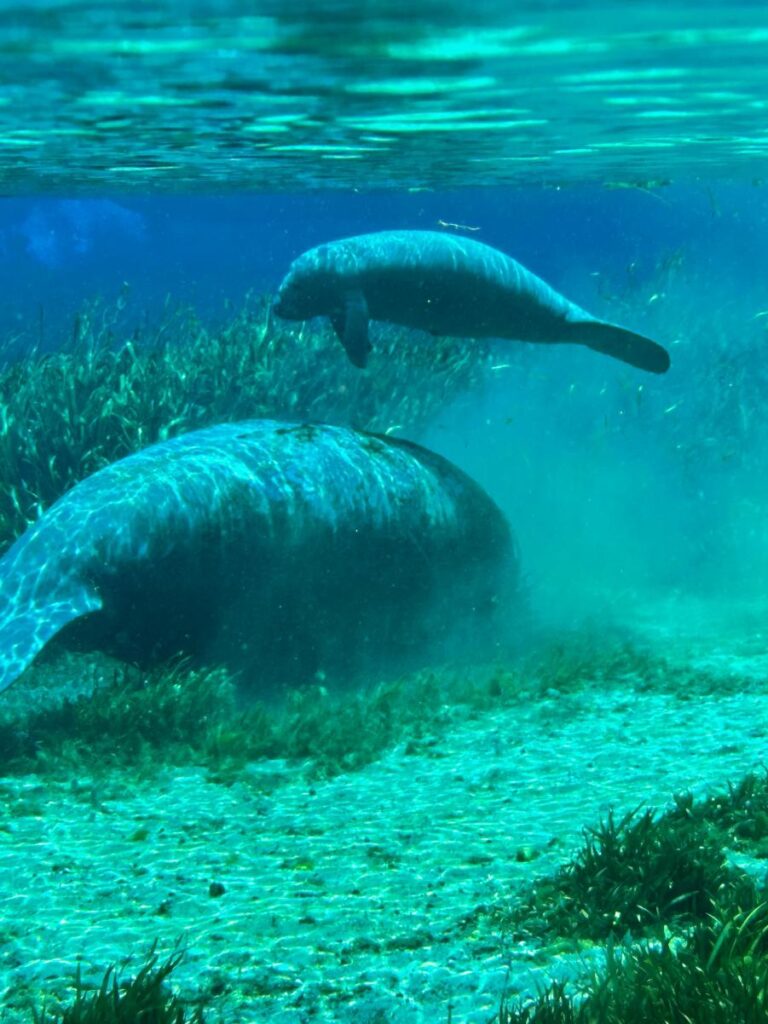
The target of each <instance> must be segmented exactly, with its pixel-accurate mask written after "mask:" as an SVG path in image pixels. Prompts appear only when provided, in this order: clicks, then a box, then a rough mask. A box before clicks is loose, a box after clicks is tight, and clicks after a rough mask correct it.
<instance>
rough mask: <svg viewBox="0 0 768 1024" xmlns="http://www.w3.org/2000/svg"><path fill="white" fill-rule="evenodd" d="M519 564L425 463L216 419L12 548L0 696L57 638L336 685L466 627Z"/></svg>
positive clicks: (459, 478) (2, 574) (117, 475)
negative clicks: (332, 680) (331, 677)
mask: <svg viewBox="0 0 768 1024" xmlns="http://www.w3.org/2000/svg"><path fill="white" fill-rule="evenodd" d="M516 572H517V562H516V555H515V551H514V546H513V542H512V538H511V535H510V532H509V529H508V527H507V524H506V521H505V519H504V517H503V516H502V514H501V512H500V511H499V509H498V508H497V507H496V505H495V504H494V503H493V501H492V500H491V499H490V498H489V497H488V496H487V495H486V494H485V492H484V491H482V490H481V489H480V487H478V486H477V484H475V483H474V482H473V481H472V480H470V478H469V477H467V476H466V475H465V474H464V473H462V472H461V471H460V470H459V469H457V468H456V467H455V466H453V465H452V464H451V463H450V462H448V461H447V460H445V459H443V458H441V457H440V456H438V455H434V454H433V453H431V452H429V451H427V450H426V449H424V448H420V447H419V446H418V445H414V444H410V443H409V442H406V441H400V440H395V439H391V438H382V437H379V436H377V435H373V434H366V433H362V432H357V431H353V430H349V429H346V428H342V427H332V426H306V425H305V426H296V425H291V424H280V423H275V422H272V421H267V420H265V421H261V420H254V421H246V422H243V423H236V424H225V425H221V426H218V427H212V428H210V429H207V430H200V431H197V432H195V433H190V434H186V435H184V436H182V437H178V438H175V439H174V440H171V441H166V442H164V443H162V444H156V445H154V446H152V447H150V448H147V449H145V450H144V451H142V452H139V453H138V454H136V455H131V456H129V457H128V458H125V459H122V460H120V461H119V462H116V463H114V464H113V465H111V466H108V467H107V468H106V469H103V470H101V471H99V472H98V473H94V474H93V476H90V477H88V478H87V479H85V480H83V481H82V482H81V483H79V484H77V485H76V486H75V487H73V488H72V490H71V491H69V493H67V494H66V495H64V497H62V498H61V499H59V501H57V502H56V503H55V504H54V505H53V506H52V507H51V508H50V509H49V510H48V511H47V512H46V513H45V514H44V515H43V516H42V518H41V519H40V520H39V521H38V522H37V523H35V524H34V525H33V526H32V527H30V528H29V529H28V530H27V531H26V533H25V534H24V535H23V536H22V537H21V538H20V539H19V540H17V541H16V543H15V544H14V545H13V546H12V547H11V549H10V550H9V551H8V552H7V553H6V555H5V556H4V557H3V558H2V560H0V581H1V584H0V585H1V590H0V689H2V688H5V687H6V686H8V685H10V683H12V682H13V681H14V680H15V679H16V678H17V677H18V676H19V675H20V674H21V672H22V671H23V670H24V668H25V667H26V666H27V665H29V663H30V662H31V661H32V659H33V658H34V656H35V655H36V654H37V652H38V651H39V650H40V649H41V648H42V647H43V646H44V645H45V644H46V643H47V642H48V641H49V640H50V639H51V638H52V637H53V636H55V635H56V634H57V633H59V632H60V631H61V630H63V629H65V627H67V629H66V632H65V637H68V638H69V640H70V641H75V642H76V643H78V644H79V645H80V646H83V645H84V646H91V647H100V648H102V649H104V650H107V651H110V652H111V653H115V654H118V655H120V656H123V657H129V658H132V659H135V660H137V661H139V663H146V664H148V663H151V662H152V661H155V660H158V659H162V658H165V657H169V656H171V655H173V654H175V653H177V652H184V653H187V654H190V655H192V656H195V657H196V658H198V659H200V660H202V661H205V662H209V663H219V662H221V663H224V664H227V665H229V666H230V667H232V668H234V669H243V670H246V671H247V673H248V678H252V679H253V681H254V682H255V683H258V684H263V685H265V686H268V685H269V686H274V685H276V684H280V683H283V682H288V683H294V682H301V681H306V680H307V679H311V678H312V677H313V674H314V673H316V672H318V671H320V670H326V671H328V672H333V673H337V674H338V675H339V676H342V677H344V676H346V677H352V676H354V675H355V674H357V673H359V672H361V671H363V670H364V669H365V668H366V667H374V668H375V667H376V666H379V665H392V664H394V663H396V662H397V661H398V660H399V659H400V660H402V661H407V656H408V654H409V653H410V654H414V652H418V651H421V653H422V655H423V653H424V648H425V645H428V644H429V642H430V641H435V642H436V643H438V644H439V643H440V642H441V641H442V640H447V639H448V638H450V637H451V636H452V635H453V634H455V633H459V632H461V631H462V628H463V629H464V631H465V632H466V633H469V634H471V633H472V632H473V631H474V630H476V629H479V628H480V627H481V626H482V625H483V623H484V622H485V621H488V620H489V617H490V616H489V614H488V615H486V613H490V611H491V609H492V607H493V605H494V603H495V601H496V600H497V598H498V596H499V595H500V593H501V591H502V589H503V588H504V586H505V584H507V583H508V584H509V590H508V591H507V593H508V594H509V595H512V594H513V593H514V587H515V584H516ZM490 618H492V617H490ZM75 620H81V621H75ZM70 624H72V625H70Z"/></svg>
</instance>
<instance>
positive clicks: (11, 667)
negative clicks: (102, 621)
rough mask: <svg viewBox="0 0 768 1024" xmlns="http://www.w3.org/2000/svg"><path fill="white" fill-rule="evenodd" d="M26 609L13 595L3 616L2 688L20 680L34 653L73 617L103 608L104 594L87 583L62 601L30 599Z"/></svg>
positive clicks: (0, 628) (0, 642) (0, 641)
mask: <svg viewBox="0 0 768 1024" xmlns="http://www.w3.org/2000/svg"><path fill="white" fill-rule="evenodd" d="M26 604H27V607H26V608H19V602H18V601H16V600H14V596H13V595H10V597H9V600H8V602H7V605H6V607H5V608H4V609H3V612H2V615H0V690H4V689H5V688H6V687H7V686H10V685H11V683H12V682H13V681H14V680H15V679H17V678H18V677H19V676H20V675H21V673H22V672H23V671H24V669H25V668H26V667H27V666H28V665H29V664H30V663H31V661H32V659H33V658H34V657H35V655H36V654H37V653H38V651H40V650H41V649H42V648H43V647H44V646H45V645H46V644H47V643H48V641H49V640H50V639H51V637H53V636H55V635H56V634H57V633H58V632H60V631H61V630H62V629H63V628H64V627H65V626H66V625H67V624H68V623H70V622H72V621H73V620H74V619H79V618H80V617H81V616H83V615H88V614H89V613H90V612H96V611H99V609H100V608H101V607H102V600H101V597H99V595H98V594H97V593H96V591H95V590H93V589H91V588H88V587H86V586H84V585H79V586H78V587H77V588H75V589H72V591H71V593H70V594H69V595H68V596H66V597H62V598H61V599H59V600H53V601H51V602H50V603H42V602H41V600H40V598H39V597H38V598H37V599H32V598H30V599H28V600H27V602H26Z"/></svg>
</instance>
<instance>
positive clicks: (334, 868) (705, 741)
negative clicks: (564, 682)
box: [0, 601, 768, 1024]
mask: <svg viewBox="0 0 768 1024" xmlns="http://www.w3.org/2000/svg"><path fill="white" fill-rule="evenodd" d="M761 621H762V622H766V621H768V620H767V619H766V618H765V617H764V616H763V614H762V613H761V612H760V611H759V610H750V611H749V612H745V611H743V610H742V612H741V613H739V614H736V613H735V612H734V614H733V615H732V616H731V617H730V619H729V620H728V621H726V620H725V619H723V617H722V615H716V614H713V613H711V612H709V611H708V610H707V609H706V608H705V607H703V606H702V607H700V608H698V609H697V608H693V607H691V606H687V607H685V608H683V607H682V606H681V604H680V603H679V602H674V601H671V602H669V604H668V605H665V606H664V607H658V606H657V607H656V608H655V609H653V610H649V612H648V613H647V615H645V616H644V617H643V618H642V621H641V622H640V623H639V625H637V626H636V628H637V629H639V630H640V632H641V633H642V634H643V635H644V636H645V638H646V639H647V640H648V641H649V642H650V643H651V645H652V646H653V647H654V648H655V649H657V650H658V651H659V652H660V653H663V654H664V655H665V656H670V655H674V657H675V660H676V661H680V660H684V661H686V662H687V663H689V664H691V665H693V666H695V667H699V666H700V667H702V668H706V669H707V670H708V671H710V672H713V671H714V672H722V673H724V674H728V675H731V676H732V675H734V674H738V675H739V677H740V678H743V680H744V686H743V690H742V692H738V691H737V692H736V693H734V692H733V691H732V690H731V689H729V691H728V692H727V693H726V692H724V693H723V694H722V695H719V696H718V695H709V696H706V697H704V696H694V697H693V698H691V699H688V698H689V695H687V694H664V693H659V692H653V691H647V692H643V691H642V690H641V689H640V688H637V687H635V686H634V685H633V682H632V680H616V681H615V682H610V683H609V684H608V685H606V684H605V683H603V684H601V685H600V686H599V687H597V686H596V687H595V688H594V689H589V688H587V689H586V690H585V691H584V692H580V693H579V694H577V695H573V696H568V695H563V694H559V693H557V692H556V691H552V692H550V693H549V694H548V695H547V697H546V699H544V700H541V701H537V702H536V703H535V704H534V705H530V706H528V705H524V706H520V707H514V708H508V709H504V710H497V711H494V712H492V713H485V714H482V715H480V714H478V715H475V716H468V715H467V714H466V713H462V714H460V715H458V714H457V715H454V714H452V711H451V709H450V708H447V709H446V719H447V721H448V722H449V725H448V727H447V728H445V730H444V731H441V732H440V735H439V736H437V735H436V736H435V740H434V743H433V744H431V745H429V744H427V745H426V747H422V748H420V752H419V753H418V754H415V755H414V754H411V753H409V752H408V750H407V749H406V748H405V747H403V748H398V749H394V750H392V751H390V752H389V753H388V754H387V755H386V756H384V757H383V758H382V759H381V760H380V761H378V762H377V763H375V764H373V765H370V766H369V767H368V768H366V769H365V770H362V771H360V772H357V773H355V774H350V775H346V776H340V777H338V778H335V779H333V780H331V781H328V782H320V783H312V784H310V783H308V782H307V781H306V777H305V774H304V772H303V770H302V767H301V766H295V765H288V764H286V763H284V762H282V761H263V762H259V763H257V764H253V765H252V766H250V767H249V768H248V769H247V770H246V771H244V772H243V775H242V778H240V779H239V780H238V781H237V782H236V783H235V784H233V785H231V786H224V785H221V784H216V783H214V782H211V781H209V780H208V779H207V777H206V773H205V772H204V770H202V769H199V768H196V767H190V768H187V769H175V770H173V771H170V770H164V771H162V772H161V773H160V774H158V775H157V776H156V777H152V778H148V779H144V780H141V781H138V782H137V781H136V779H135V778H132V779H131V780H130V781H128V780H127V778H126V776H125V775H124V774H119V773H112V774H106V775H105V776H104V777H103V778H99V779H89V778H84V779H83V778H81V779H76V778H73V779H71V780H70V781H69V783H68V784H63V783H62V784H56V785H52V784H50V783H44V782H42V781H41V780H40V779H38V778H37V777H35V776H27V777H23V778H19V777H9V778H5V779H0V793H1V794H2V800H3V805H4V813H3V818H2V824H1V825H0V993H1V995H0V1006H2V1008H3V1020H5V1021H9V1022H14V1021H17V1020H19V1021H21V1020H24V1021H28V1019H29V1016H28V1010H27V1006H28V1002H29V1000H30V998H31V999H33V1000H34V1001H38V1000H39V996H40V993H42V992H44V993H47V994H48V995H49V996H54V997H63V998H68V993H67V986H68V984H69V982H70V981H71V978H72V976H73V974H74V971H75V969H76V966H77V964H78V962H81V963H82V969H83V974H84V977H86V978H89V979H93V980H100V978H101V976H102V974H103V971H104V969H105V967H106V966H107V965H108V964H110V963H112V962H114V961H120V960H122V959H123V958H125V957H126V956H128V955H131V954H133V955H135V956H136V957H139V958H140V957H141V956H142V954H143V953H145V952H146V950H147V948H148V947H149V946H150V944H151V943H152V942H153V941H154V940H155V939H158V942H159V949H160V950H161V951H162V952H163V954H165V953H166V952H170V951H171V950H172V948H173V947H174V943H175V942H177V941H178V940H181V941H182V943H183V945H184V947H185V948H186V950H187V955H186V958H185V960H184V962H183V964H182V965H181V966H180V967H179V968H178V970H177V971H176V973H175V975H174V979H175V984H176V986H177V987H178V988H179V989H180V990H181V992H182V993H183V994H184V995H185V996H188V997H190V998H194V997H195V996H196V995H197V994H198V993H201V992H202V993H207V994H209V995H210V994H213V997H212V998H211V1001H210V1006H209V1009H208V1010H207V1019H208V1020H209V1021H217V1020H224V1021H261V1020H264V1021H267V1020H269V1021H270V1024H276V1022H279V1024H299V1022H303V1021H308V1020H313V1021H331V1020H333V1021H354V1022H359V1024H363V1022H366V1024H367V1022H371V1021H384V1020H388V1021H396V1022H398V1024H400V1022H402V1024H411V1022H413V1024H416V1022H421V1021H435V1022H437V1021H440V1022H444V1021H445V1020H446V1019H447V1017H448V1008H449V1006H450V1007H452V1010H451V1014H452V1019H453V1020H454V1021H455V1022H464V1021H466V1022H473V1024H475V1022H476V1024H480V1022H486V1021H487V1020H488V1019H489V1018H490V1017H492V1016H493V1014H494V1013H495V1012H497V1010H498V1007H499V1002H500V999H501V998H502V995H503V994H504V993H505V992H506V993H507V995H509V994H511V993H530V992H535V991H536V989H537V986H540V985H542V984H544V983H546V982H547V981H548V980H549V979H551V978H553V977H564V976H568V975H569V974H572V973H574V972H576V971H578V970H582V969H584V966H585V964H587V965H588V963H589V956H588V955H587V954H584V955H583V956H581V957H574V956H562V957H559V958H555V959H549V960H546V959H545V958H543V957H541V955H540V954H537V953H536V951H535V950H533V949H530V948H526V947H524V946H514V945H512V944H511V943H509V942H508V941H506V940H505V937H504V936H503V935H500V934H497V933H495V932H494V931H493V929H492V928H491V927H490V925H488V924H487V923H485V922H484V920H483V918H482V914H481V915H479V920H480V923H479V924H478V923H473V922H476V921H477V920H478V915H477V911H478V910H482V908H484V907H487V906H489V905H490V904H498V903H499V902H500V901H504V900H507V899H509V898H510V897H511V896H512V895H513V894H514V893H515V892H516V891H517V890H518V889H519V887H520V886H521V885H523V884H524V883H525V882H526V881H528V880H529V879H530V878H531V877H532V876H534V875H538V874H543V873H547V872H549V871H551V870H553V869H554V868H556V867H557V865H558V864H560V863H561V862H563V861H564V860H566V859H567V858H568V855H569V853H570V852H571V851H572V850H573V849H574V847H575V846H576V845H578V843H579V840H580V836H581V830H582V828H583V827H584V826H585V825H590V824H595V823H596V822H597V821H598V819H599V818H600V817H601V816H603V815H604V814H605V812H606V811H607V810H608V809H609V808H615V809H617V810H626V809H630V808H633V807H636V806H637V805H638V804H641V803H642V804H645V805H650V806H653V807H658V808H661V807H664V806H666V805H667V804H668V803H669V801H670V799H671V796H672V794H673V793H676V792H680V791H683V790H691V791H693V792H694V793H695V794H701V793H703V792H706V791H709V790H711V789H712V788H720V787H722V786H724V785H725V783H726V781H727V780H729V779H730V780H737V779H738V778H740V777H741V776H742V775H743V774H744V773H745V772H746V771H748V770H750V769H752V768H755V767H757V766H759V765H761V764H762V761H763V758H764V757H765V751H766V738H765V737H766V731H767V730H768V693H766V692H764V691H765V690H766V687H765V686H764V681H765V679H766V677H768V646H767V645H766V637H765V635H764V634H763V633H762V632H761V631H760V629H759V628H758V627H759V624H760V623H761ZM14 697H15V699H18V695H17V694H14ZM518 858H520V859H518ZM592 957H593V958H597V959H599V951H595V952H594V953H593V954H592Z"/></svg>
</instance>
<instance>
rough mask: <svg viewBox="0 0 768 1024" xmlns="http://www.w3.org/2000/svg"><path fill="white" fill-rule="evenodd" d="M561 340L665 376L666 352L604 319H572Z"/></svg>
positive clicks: (666, 368)
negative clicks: (584, 346) (564, 336)
mask: <svg viewBox="0 0 768 1024" xmlns="http://www.w3.org/2000/svg"><path fill="white" fill-rule="evenodd" d="M567 333H568V336H567V337H566V338H564V339H563V340H564V341H575V342H578V343H580V344H582V345H586V346H587V348H591V349H594V350H595V352H602V353H604V355H607V356H613V358H614V359H620V360H621V361H622V362H623V363H629V365H630V366H636V367H637V368H638V369H639V370H648V372H649V373H666V372H667V370H668V369H669V363H670V360H669V352H667V350H666V349H665V348H663V347H662V346H661V345H659V344H658V343H657V342H655V341H651V339H650V338H646V337H644V336H643V335H642V334H635V332H634V331H628V330H627V329H626V328H625V327H617V326H616V325H615V324H609V323H606V322H605V321H604V320H572V321H570V322H569V324H568V332H567Z"/></svg>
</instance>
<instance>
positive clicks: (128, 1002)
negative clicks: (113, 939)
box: [32, 942, 204, 1024]
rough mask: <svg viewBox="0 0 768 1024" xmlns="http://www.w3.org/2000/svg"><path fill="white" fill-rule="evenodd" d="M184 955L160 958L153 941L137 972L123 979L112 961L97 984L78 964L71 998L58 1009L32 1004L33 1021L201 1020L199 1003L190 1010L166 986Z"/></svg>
mask: <svg viewBox="0 0 768 1024" xmlns="http://www.w3.org/2000/svg"><path fill="white" fill-rule="evenodd" d="M183 958H184V954H183V953H182V952H179V951H176V952H174V953H172V954H171V955H170V956H169V957H168V958H167V959H166V960H164V961H162V962H161V961H160V957H159V955H158V953H157V943H156V942H155V943H154V944H153V945H152V947H151V948H150V950H149V952H148V953H147V956H146V958H145V960H144V963H143V964H142V966H141V967H140V968H139V970H138V972H137V973H136V974H135V975H134V976H133V977H132V978H130V979H128V980H127V981H124V980H123V979H122V978H121V976H120V973H119V971H118V968H117V967H116V966H115V965H114V964H113V965H111V966H110V967H108V968H107V970H106V972H105V974H104V978H103V980H102V982H101V984H100V985H99V986H98V988H92V987H90V986H88V985H86V984H85V983H84V982H83V979H82V972H81V970H80V968H79V967H78V970H77V974H76V976H75V982H74V989H75V998H74V1001H73V1002H72V1004H71V1005H70V1006H68V1007H66V1008H65V1009H64V1010H63V1011H62V1012H61V1013H49V1011H48V1010H47V1009H46V1008H45V1007H43V1009H41V1010H37V1009H36V1008H34V1007H33V1008H32V1019H33V1022H34V1024H203V1021H204V1017H203V1012H202V1009H201V1008H200V1007H196V1008H195V1009H194V1010H193V1011H192V1013H191V1014H189V1013H188V1012H187V1008H186V1007H185V1005H184V1004H183V1003H182V1001H181V1000H180V999H179V997H178V996H177V995H174V994H173V993H172V992H170V991H169V990H168V986H167V982H168V979H169V977H170V975H171V974H172V973H173V971H175V970H176V968H177V967H178V966H179V964H180V963H181V961H182V960H183Z"/></svg>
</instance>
